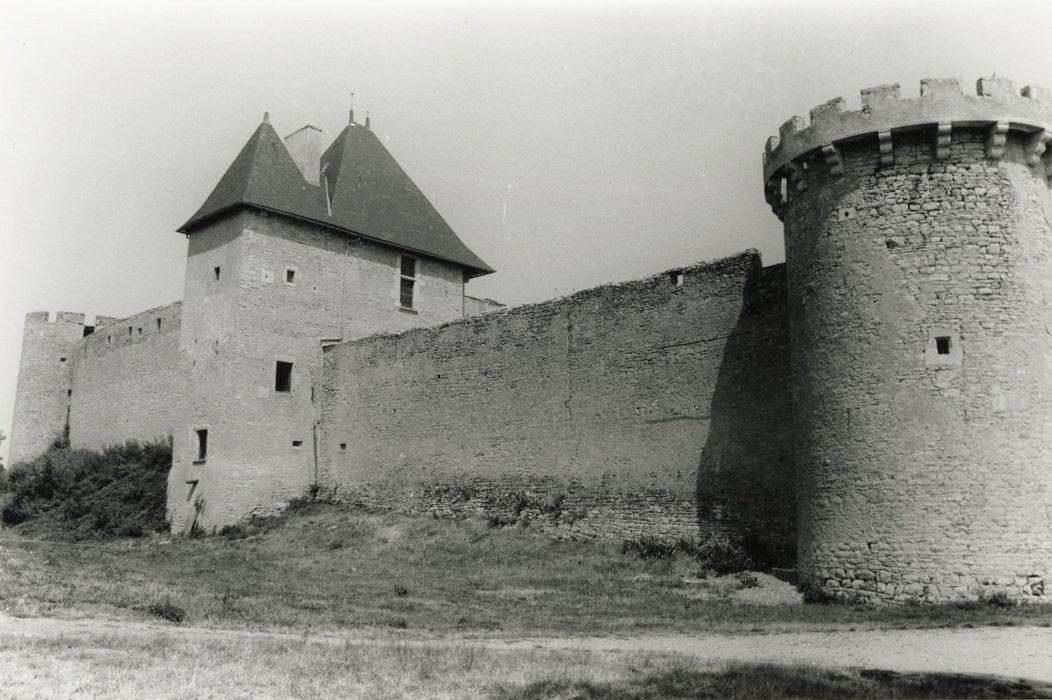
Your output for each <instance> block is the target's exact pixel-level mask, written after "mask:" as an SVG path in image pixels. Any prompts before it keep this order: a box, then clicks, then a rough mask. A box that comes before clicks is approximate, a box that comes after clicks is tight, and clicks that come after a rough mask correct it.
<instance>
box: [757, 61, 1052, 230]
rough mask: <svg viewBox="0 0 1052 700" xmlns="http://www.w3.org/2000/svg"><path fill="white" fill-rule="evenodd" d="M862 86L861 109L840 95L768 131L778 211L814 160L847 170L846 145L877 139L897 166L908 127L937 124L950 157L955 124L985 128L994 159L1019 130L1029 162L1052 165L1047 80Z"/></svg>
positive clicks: (766, 168) (767, 159)
mask: <svg viewBox="0 0 1052 700" xmlns="http://www.w3.org/2000/svg"><path fill="white" fill-rule="evenodd" d="M861 94H862V109H861V110H858V111H848V110H847V109H846V106H845V102H844V99H843V98H840V97H838V98H836V99H834V100H830V101H829V102H826V103H825V104H821V105H818V106H817V107H815V108H814V109H812V110H811V115H810V116H811V121H810V124H808V123H807V122H806V121H805V120H804V119H803V118H802V117H799V116H794V117H792V118H791V119H789V120H787V121H786V122H785V123H784V124H782V126H781V128H780V129H779V132H778V135H777V136H772V137H770V138H769V139H767V144H766V147H765V149H764V159H763V175H764V190H765V194H766V199H767V203H768V204H770V205H771V208H772V209H773V210H774V212H775V213H776V214H777V215H778V216H779V217H781V216H782V214H783V211H784V207H785V203H786V199H787V197H788V193H789V191H790V190H791V189H794V188H802V187H805V186H806V185H805V183H804V180H803V178H802V177H801V174H802V172H803V171H805V170H807V169H808V168H809V167H810V166H811V163H812V162H813V161H814V160H816V159H820V160H821V161H822V162H824V163H825V164H826V165H827V166H828V167H829V173H830V174H831V175H834V176H839V175H843V159H842V156H841V152H840V151H841V147H842V146H844V145H846V144H849V143H852V142H857V141H860V140H870V141H872V143H873V146H874V147H875V148H876V149H879V152H880V163H881V165H882V166H890V165H893V164H894V158H895V155H894V144H895V139H896V137H897V136H898V135H899V134H902V133H903V132H917V131H928V132H930V134H931V142H932V149H933V153H934V155H935V158H936V159H945V158H947V157H949V153H950V149H949V146H950V139H951V135H952V132H953V130H954V129H964V128H968V129H983V130H985V131H986V152H987V157H988V158H990V159H992V160H997V159H1000V158H1002V157H1003V156H1004V154H1005V144H1006V141H1007V138H1008V135H1009V134H1019V135H1020V136H1021V138H1022V140H1023V142H1024V148H1025V157H1026V159H1027V163H1028V164H1029V165H1031V166H1035V167H1045V168H1046V169H1047V170H1048V171H1052V161H1050V158H1049V157H1050V155H1052V152H1050V149H1049V148H1048V144H1049V143H1050V142H1052V92H1050V91H1049V90H1048V89H1047V88H1043V87H1039V86H1033V85H1031V86H1027V87H1024V88H1023V89H1022V90H1017V89H1016V88H1015V86H1014V85H1013V84H1012V81H1010V80H1007V79H1005V78H981V79H980V80H979V81H978V82H977V84H976V94H975V95H966V94H964V92H963V91H962V90H961V86H960V83H959V82H958V81H957V80H955V79H950V80H946V79H925V80H922V81H921V84H920V97H916V98H909V99H903V98H901V97H900V96H899V86H898V84H892V85H880V86H877V87H872V88H867V89H865V90H862V91H861Z"/></svg>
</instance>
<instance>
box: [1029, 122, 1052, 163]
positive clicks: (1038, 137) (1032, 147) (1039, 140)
mask: <svg viewBox="0 0 1052 700" xmlns="http://www.w3.org/2000/svg"><path fill="white" fill-rule="evenodd" d="M1049 141H1052V131H1049V130H1048V129H1042V130H1041V131H1038V132H1037V133H1036V134H1034V135H1033V136H1031V137H1030V139H1029V140H1028V141H1027V142H1026V162H1027V165H1039V164H1040V163H1041V156H1043V155H1044V154H1045V150H1046V149H1047V148H1048V143H1049Z"/></svg>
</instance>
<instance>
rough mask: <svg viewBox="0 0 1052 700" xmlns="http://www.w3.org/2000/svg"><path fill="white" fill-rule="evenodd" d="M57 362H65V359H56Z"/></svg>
mask: <svg viewBox="0 0 1052 700" xmlns="http://www.w3.org/2000/svg"><path fill="white" fill-rule="evenodd" d="M58 361H59V362H65V361H66V358H64V357H60V358H58Z"/></svg>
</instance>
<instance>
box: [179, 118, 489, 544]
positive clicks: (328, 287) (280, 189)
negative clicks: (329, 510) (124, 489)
mask: <svg viewBox="0 0 1052 700" xmlns="http://www.w3.org/2000/svg"><path fill="white" fill-rule="evenodd" d="M319 134H320V132H319V131H318V130H317V129H316V128H315V127H304V128H303V129H300V130H298V131H297V132H295V133H293V134H292V135H290V137H289V141H290V142H291V146H288V147H287V146H286V143H283V142H282V140H281V139H280V138H279V137H278V135H277V133H276V132H275V131H274V129H273V127H272V126H271V125H270V123H269V119H268V118H267V117H266V116H264V120H263V123H261V124H260V125H259V127H258V128H257V129H256V131H255V133H253V135H252V137H251V138H250V139H249V141H248V143H246V144H245V146H244V148H242V150H241V152H240V153H239V154H238V156H237V157H236V158H235V159H234V162H233V163H232V164H231V165H230V167H229V168H228V169H227V171H226V173H225V174H224V175H223V177H222V178H221V179H220V181H219V184H218V185H216V187H215V189H214V190H213V191H212V193H211V195H209V197H208V198H207V200H206V201H205V203H204V204H203V205H202V206H201V208H200V209H199V210H198V211H197V213H196V214H194V215H193V216H192V217H191V218H190V220H189V221H188V222H187V223H186V224H184V225H183V227H182V228H180V229H179V230H180V232H181V233H185V234H186V235H187V237H188V238H189V252H188V256H187V265H186V288H185V294H184V300H183V318H182V329H181V337H180V354H181V357H182V361H183V363H184V377H185V378H186V379H185V380H186V382H187V387H188V391H189V400H188V401H187V408H186V412H185V415H182V416H181V417H180V419H179V421H178V424H177V425H176V426H174V430H173V465H172V471H171V475H170V476H169V484H168V504H169V518H170V519H171V521H172V526H173V529H174V530H176V531H180V530H186V529H189V528H190V527H192V525H193V524H194V523H195V522H196V523H197V525H198V526H199V527H204V528H208V529H211V528H213V527H222V526H223V525H226V524H230V523H233V522H236V521H237V520H239V519H240V518H242V517H244V516H245V515H247V514H248V513H250V512H253V511H255V510H261V509H267V508H271V507H274V506H276V505H279V504H281V503H283V502H286V501H288V500H289V499H291V498H295V497H297V496H300V495H302V494H303V493H305V492H306V490H307V489H308V488H309V487H310V485H311V484H316V483H318V482H319V481H320V480H321V478H322V477H321V475H320V474H319V472H318V460H317V454H318V451H319V443H320V441H321V440H322V439H323V438H324V436H322V435H321V433H320V430H319V428H318V417H319V415H320V413H319V407H318V398H319V397H318V391H317V380H318V377H319V371H320V365H321V353H322V348H323V347H324V346H325V345H327V344H332V343H336V342H340V341H343V340H349V339H352V338H358V337H362V336H366V335H371V334H375V333H384V332H397V331H401V330H406V329H409V328H414V327H420V326H430V325H435V324H438V323H443V322H445V321H450V320H453V319H456V318H460V317H461V316H462V315H463V313H464V283H465V282H466V281H467V280H468V279H470V278H472V277H475V276H478V275H482V274H486V273H489V272H492V269H491V268H490V267H489V266H488V265H486V263H484V262H483V261H482V260H481V259H479V258H478V257H477V256H476V255H475V254H474V253H472V252H471V251H470V250H469V249H468V248H467V247H466V246H465V245H464V244H463V243H462V242H461V241H460V239H459V238H458V237H457V236H456V234H455V233H454V232H453V231H452V229H450V227H449V226H448V224H446V222H445V221H444V220H443V219H442V217H441V216H440V215H439V214H438V212H437V211H435V209H434V207H433V206H432V205H431V204H430V202H428V200H427V199H426V197H424V195H423V194H422V193H421V192H420V190H419V189H418V188H417V187H416V185H415V184H414V183H413V182H412V180H410V179H409V177H408V176H407V175H406V174H405V172H404V171H403V170H402V169H401V168H400V167H399V166H398V164H397V163H396V162H395V160H394V158H393V157H391V155H390V153H388V151H387V149H385V148H384V146H383V145H382V144H381V143H380V141H379V139H377V138H376V136H375V135H374V134H373V133H372V131H371V130H370V129H369V128H367V127H364V126H361V125H358V124H355V123H354V122H351V123H350V124H348V125H347V127H346V128H345V129H344V130H343V131H342V132H341V133H340V134H339V136H337V138H336V139H335V140H334V142H333V143H332V145H331V146H329V148H328V149H326V150H325V152H324V153H323V154H321V156H320V158H319V156H318V151H319V150H320V149H319V148H318V144H319V139H318V135H319ZM312 161H313V162H312Z"/></svg>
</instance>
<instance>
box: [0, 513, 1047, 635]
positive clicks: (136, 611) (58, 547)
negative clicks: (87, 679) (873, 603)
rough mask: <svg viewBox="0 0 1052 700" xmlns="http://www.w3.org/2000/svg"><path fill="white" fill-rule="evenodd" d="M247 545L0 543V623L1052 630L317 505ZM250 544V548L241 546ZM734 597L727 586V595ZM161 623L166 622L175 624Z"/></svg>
mask: <svg viewBox="0 0 1052 700" xmlns="http://www.w3.org/2000/svg"><path fill="white" fill-rule="evenodd" d="M251 532H253V533H254V534H249V535H248V536H247V537H239V538H236V539H228V538H225V537H222V536H212V537H202V538H183V537H157V536H155V537H152V538H144V539H127V540H111V541H108V542H107V543H105V544H97V545H88V544H84V543H63V542H44V541H34V540H32V539H27V538H24V537H20V536H17V535H15V534H13V533H11V532H3V533H0V610H2V611H4V612H7V613H9V614H16V615H25V614H30V615H35V614H47V615H88V616H99V615H101V616H109V617H118V618H120V617H129V618H133V619H145V618H148V617H150V615H151V614H154V615H161V616H167V617H169V619H175V618H177V617H179V613H180V612H181V613H184V616H183V617H182V618H181V620H182V622H184V623H186V624H193V625H204V626H210V625H211V626H219V627H233V628H247V629H275V630H292V631H296V630H310V631H313V632H326V631H335V630H340V629H346V628H361V627H372V628H379V629H392V628H393V629H409V630H414V631H419V632H437V633H441V632H444V631H457V632H459V633H463V632H473V631H477V632H479V633H486V634H492V633H494V632H499V633H507V634H613V633H639V632H697V631H729V632H738V633H740V632H749V631H755V632H769V631H778V630H784V629H793V630H801V629H829V628H834V629H850V628H852V627H857V628H864V627H874V626H875V627H927V626H980V625H1013V624H1030V625H1044V626H1049V625H1050V624H1052V610H1050V609H1049V608H1050V607H1052V606H1020V607H1015V608H1010V609H999V608H994V607H990V606H984V605H967V606H910V607H906V606H902V607H869V606H842V605H815V604H808V605H803V604H798V605H776V606H760V605H748V604H741V603H739V602H735V601H734V600H733V599H732V598H731V597H730V595H729V594H730V593H732V592H733V588H734V586H731V587H728V585H727V580H726V579H725V580H723V581H722V582H721V583H720V584H719V585H717V584H716V583H715V582H713V583H701V584H691V585H688V584H686V583H684V579H685V577H689V576H691V575H693V574H694V573H696V570H697V564H696V563H694V562H692V561H690V560H682V559H671V560H669V559H663V560H643V559H639V558H638V557H634V556H631V555H625V554H621V552H620V549H619V546H618V544H617V543H603V542H591V543H580V542H564V541H555V540H551V539H549V538H546V537H543V536H540V535H538V534H535V533H533V532H531V531H530V530H529V529H520V528H517V527H512V528H494V527H491V526H490V525H489V524H487V523H486V522H485V521H484V520H462V521H454V520H440V519H433V518H431V517H427V516H404V515H397V514H392V513H380V514H377V513H367V512H363V511H357V510H348V509H345V508H340V507H337V506H331V505H325V504H309V505H306V506H302V507H300V508H297V509H296V510H295V511H294V512H292V513H289V514H286V515H284V516H281V517H279V518H276V519H273V520H271V521H269V522H267V523H263V524H262V525H260V526H258V527H256V528H254V529H253V530H252V531H251ZM241 534H244V533H241ZM731 582H732V583H733V579H732V580H731ZM166 611H167V612H166Z"/></svg>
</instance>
